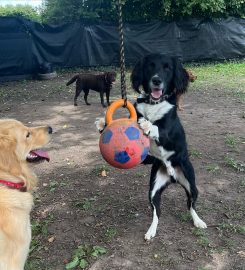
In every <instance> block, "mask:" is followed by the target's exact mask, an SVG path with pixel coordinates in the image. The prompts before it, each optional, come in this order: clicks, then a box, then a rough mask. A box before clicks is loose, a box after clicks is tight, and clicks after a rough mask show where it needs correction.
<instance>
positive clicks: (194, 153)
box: [189, 149, 202, 158]
mask: <svg viewBox="0 0 245 270" xmlns="http://www.w3.org/2000/svg"><path fill="white" fill-rule="evenodd" d="M189 155H190V157H193V158H201V157H202V153H201V152H200V151H198V150H196V149H190V150H189Z"/></svg>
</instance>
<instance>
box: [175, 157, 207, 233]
mask: <svg viewBox="0 0 245 270" xmlns="http://www.w3.org/2000/svg"><path fill="white" fill-rule="evenodd" d="M175 171H176V177H177V182H178V183H179V184H180V185H181V186H182V187H183V188H184V189H185V192H186V195H187V207H188V210H189V211H190V214H191V217H192V219H193V223H194V225H195V227H197V228H202V229H205V228H207V225H206V223H205V222H204V221H202V220H201V219H200V218H199V216H198V215H197V213H196V210H195V204H196V200H197V196H198V190H197V187H196V183H195V173H194V169H193V166H192V164H191V162H190V161H189V160H188V159H186V160H184V161H182V163H181V167H176V168H175Z"/></svg>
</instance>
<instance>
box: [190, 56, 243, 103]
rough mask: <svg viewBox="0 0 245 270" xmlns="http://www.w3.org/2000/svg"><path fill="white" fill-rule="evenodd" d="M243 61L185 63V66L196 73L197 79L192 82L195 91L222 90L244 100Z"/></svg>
mask: <svg viewBox="0 0 245 270" xmlns="http://www.w3.org/2000/svg"><path fill="white" fill-rule="evenodd" d="M244 63H245V60H241V61H225V62H223V63H208V64H198V65H187V68H190V69H191V70H192V71H193V73H194V74H195V75H197V80H196V81H195V82H194V83H193V84H192V89H197V91H199V90H203V89H214V90H215V89H218V90H224V94H231V95H233V96H236V97H238V98H239V99H240V100H241V101H242V102H244V101H245V78H244V74H245V64H244ZM197 86H198V87H197ZM221 87H222V88H221Z"/></svg>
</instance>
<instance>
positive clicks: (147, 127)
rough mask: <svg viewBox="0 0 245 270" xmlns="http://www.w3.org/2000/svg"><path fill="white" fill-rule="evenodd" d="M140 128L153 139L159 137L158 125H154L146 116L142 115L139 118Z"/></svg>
mask: <svg viewBox="0 0 245 270" xmlns="http://www.w3.org/2000/svg"><path fill="white" fill-rule="evenodd" d="M138 124H139V126H140V128H141V129H142V130H143V132H144V134H145V135H147V136H149V137H150V138H151V139H154V140H158V139H159V131H158V127H157V126H155V125H153V124H152V123H151V122H150V121H148V120H146V119H145V118H144V117H141V118H140V119H139V120H138Z"/></svg>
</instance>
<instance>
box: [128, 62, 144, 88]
mask: <svg viewBox="0 0 245 270" xmlns="http://www.w3.org/2000/svg"><path fill="white" fill-rule="evenodd" d="M130 79H131V82H132V87H133V89H134V90H135V91H136V92H138V93H140V89H139V88H140V86H141V85H142V83H143V61H142V60H140V61H138V62H137V63H136V65H135V67H134V68H133V71H132V73H131V78H130Z"/></svg>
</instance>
